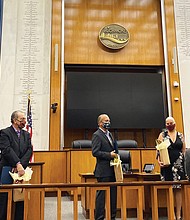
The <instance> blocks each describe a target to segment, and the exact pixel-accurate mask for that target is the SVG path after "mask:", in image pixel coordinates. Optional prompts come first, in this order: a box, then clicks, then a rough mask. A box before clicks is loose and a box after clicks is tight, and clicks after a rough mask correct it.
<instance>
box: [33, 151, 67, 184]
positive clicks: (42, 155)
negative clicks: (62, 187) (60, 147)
mask: <svg viewBox="0 0 190 220" xmlns="http://www.w3.org/2000/svg"><path fill="white" fill-rule="evenodd" d="M34 158H35V162H45V164H44V165H43V177H42V179H43V183H65V182H66V165H67V164H66V152H63V151H62V152H61V151H48V152H42V151H40V152H38V151H36V152H34Z"/></svg>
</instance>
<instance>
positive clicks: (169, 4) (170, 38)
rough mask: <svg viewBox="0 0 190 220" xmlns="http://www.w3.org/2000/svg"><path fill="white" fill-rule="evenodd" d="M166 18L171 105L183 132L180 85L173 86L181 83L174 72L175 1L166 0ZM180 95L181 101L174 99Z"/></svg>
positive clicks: (178, 127) (179, 129) (178, 126)
mask: <svg viewBox="0 0 190 220" xmlns="http://www.w3.org/2000/svg"><path fill="white" fill-rule="evenodd" d="M165 18H166V29H167V31H166V35H167V47H168V48H167V49H168V64H169V76H170V91H171V107H172V116H173V117H174V118H175V120H176V126H177V130H178V131H180V132H183V120H182V105H181V94H180V86H179V87H178V88H176V87H174V86H173V82H174V81H177V82H179V84H180V80H179V74H180V73H179V74H178V73H174V65H173V64H172V58H173V48H174V47H176V46H177V45H176V34H175V23H174V22H175V18H174V1H173V0H167V1H165ZM175 97H178V98H179V101H174V98H175Z"/></svg>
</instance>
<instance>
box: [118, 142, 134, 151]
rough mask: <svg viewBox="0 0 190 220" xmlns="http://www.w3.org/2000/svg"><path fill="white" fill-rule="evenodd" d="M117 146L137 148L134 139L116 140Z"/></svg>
mask: <svg viewBox="0 0 190 220" xmlns="http://www.w3.org/2000/svg"><path fill="white" fill-rule="evenodd" d="M117 146H118V149H119V148H137V142H136V141H135V140H118V141H117Z"/></svg>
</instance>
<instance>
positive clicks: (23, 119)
mask: <svg viewBox="0 0 190 220" xmlns="http://www.w3.org/2000/svg"><path fill="white" fill-rule="evenodd" d="M16 120H17V121H19V122H22V121H25V120H26V118H20V120H18V119H16Z"/></svg>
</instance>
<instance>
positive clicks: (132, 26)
mask: <svg viewBox="0 0 190 220" xmlns="http://www.w3.org/2000/svg"><path fill="white" fill-rule="evenodd" d="M110 23H119V24H121V25H123V26H125V27H126V28H127V29H128V31H129V32H130V41H129V43H128V45H127V46H126V47H125V48H123V49H121V50H118V51H115V52H113V51H111V50H109V49H106V48H105V47H103V46H102V45H101V44H100V42H99V40H98V34H99V31H100V29H101V28H102V27H103V26H105V25H107V24H110ZM65 63H67V64H69V63H70V64H116V65H118V64H133V65H162V64H163V63H164V61H163V45H162V33H161V17H160V1H155V0H149V1H143V4H142V2H141V1H138V0H134V1H132V2H131V1H125V0H121V1H114V0H109V1H106V2H105V1H101V0H94V1H88V0H82V1H80V2H77V1H76V2H73V1H70V0H65Z"/></svg>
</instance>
